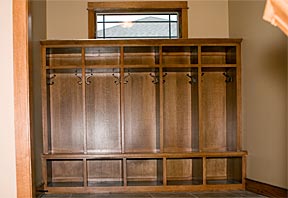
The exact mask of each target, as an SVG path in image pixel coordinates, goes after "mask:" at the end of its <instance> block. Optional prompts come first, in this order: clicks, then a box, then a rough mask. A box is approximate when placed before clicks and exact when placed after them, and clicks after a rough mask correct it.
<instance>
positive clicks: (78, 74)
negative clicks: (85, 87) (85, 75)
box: [75, 69, 82, 85]
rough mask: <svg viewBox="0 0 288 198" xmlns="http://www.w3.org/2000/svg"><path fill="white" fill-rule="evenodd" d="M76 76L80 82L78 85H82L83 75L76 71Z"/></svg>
mask: <svg viewBox="0 0 288 198" xmlns="http://www.w3.org/2000/svg"><path fill="white" fill-rule="evenodd" d="M75 76H76V77H77V78H78V79H79V81H78V82H77V83H78V85H82V73H78V70H77V69H76V70H75Z"/></svg>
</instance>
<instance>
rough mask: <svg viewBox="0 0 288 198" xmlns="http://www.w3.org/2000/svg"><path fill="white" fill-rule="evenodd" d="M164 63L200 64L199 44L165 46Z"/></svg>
mask: <svg viewBox="0 0 288 198" xmlns="http://www.w3.org/2000/svg"><path fill="white" fill-rule="evenodd" d="M162 64H163V65H173V64H198V47H197V46H163V47H162Z"/></svg>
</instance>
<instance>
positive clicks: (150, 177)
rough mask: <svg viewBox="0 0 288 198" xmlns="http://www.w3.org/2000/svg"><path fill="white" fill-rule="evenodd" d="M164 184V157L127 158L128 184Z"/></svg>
mask: <svg viewBox="0 0 288 198" xmlns="http://www.w3.org/2000/svg"><path fill="white" fill-rule="evenodd" d="M161 185H163V159H127V186H161Z"/></svg>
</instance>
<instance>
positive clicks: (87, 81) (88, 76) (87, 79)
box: [85, 69, 93, 85]
mask: <svg viewBox="0 0 288 198" xmlns="http://www.w3.org/2000/svg"><path fill="white" fill-rule="evenodd" d="M92 76H93V72H92V69H91V70H90V74H86V77H85V83H86V85H90V84H91V81H90V80H89V78H91V77H92Z"/></svg>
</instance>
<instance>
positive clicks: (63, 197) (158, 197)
mask: <svg viewBox="0 0 288 198" xmlns="http://www.w3.org/2000/svg"><path fill="white" fill-rule="evenodd" d="M74 197H78V198H185V197H190V198H202V197H206V198H208V197H223V198H228V197H231V198H232V197H234V198H235V197H250V198H253V197H262V198H263V197H265V196H262V195H258V194H255V193H252V192H249V191H227V192H226V191H225V192H177V193H129V194H128V193H111V194H110V193H109V194H57V195H56V194H53V195H52V194H47V195H42V196H41V198H74Z"/></svg>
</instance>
